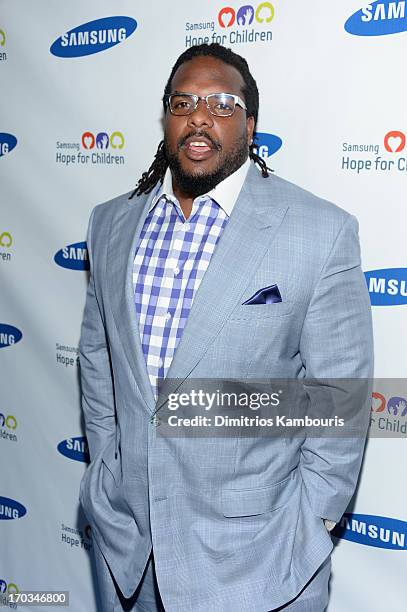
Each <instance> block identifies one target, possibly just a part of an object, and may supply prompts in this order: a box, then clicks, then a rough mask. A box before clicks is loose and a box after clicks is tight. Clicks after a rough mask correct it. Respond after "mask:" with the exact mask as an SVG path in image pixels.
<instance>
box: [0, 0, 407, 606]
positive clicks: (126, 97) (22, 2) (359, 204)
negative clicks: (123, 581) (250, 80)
mask: <svg viewBox="0 0 407 612" xmlns="http://www.w3.org/2000/svg"><path fill="white" fill-rule="evenodd" d="M406 4H407V2H404V1H402V2H397V1H392V2H390V1H386V0H380V1H376V2H371V3H367V2H363V0H341V2H326V0H311V1H310V2H304V1H303V0H271V1H270V2H261V1H260V0H256V1H255V2H250V3H247V4H243V2H242V1H241V2H238V1H237V2H235V1H234V0H228V1H227V2H222V1H215V0H211V1H207V2H201V1H200V0H188V1H187V0H179V1H177V2H175V3H171V4H169V3H168V2H164V0H153V1H152V2H134V1H131V0H115V1H113V0H110V1H108V0H86V1H84V0H71V1H70V2H61V1H60V0H35V1H33V0H0V109H1V111H0V201H1V214H0V273H1V285H0V286H1V302H0V376H1V396H0V465H1V476H0V603H1V602H2V601H4V599H5V595H6V594H7V593H13V592H18V591H25V590H54V591H59V590H62V591H69V593H70V606H71V609H72V610H74V611H75V612H96V611H97V610H98V609H99V606H98V601H97V595H95V577H94V571H93V567H92V562H91V555H90V551H91V549H92V546H93V544H92V533H91V529H90V527H89V525H88V524H87V521H86V518H85V517H84V515H83V514H82V512H81V509H80V507H79V503H78V489H79V482H80V479H81V477H82V474H83V472H84V470H85V469H86V465H87V461H88V451H87V444H86V439H85V437H84V426H83V419H82V416H81V410H80V398H79V385H78V341H79V334H80V325H81V318H82V311H83V306H84V300H85V291H86V284H87V270H88V269H89V263H88V255H87V250H86V230H87V224H88V219H89V214H90V211H91V210H92V208H93V206H95V205H96V204H98V203H100V202H103V201H106V200H108V199H110V198H112V197H114V196H116V195H118V194H120V193H124V192H126V191H128V190H130V189H131V188H132V187H134V186H135V184H136V182H137V180H138V178H139V177H140V175H141V173H142V172H143V171H145V170H146V169H147V168H148V167H149V165H150V163H151V161H152V159H153V156H154V153H155V151H156V148H157V145H158V143H159V141H160V140H161V138H162V122H161V120H162V116H161V112H162V105H161V96H162V93H163V88H164V85H165V83H166V81H167V78H168V76H169V73H170V71H171V67H172V65H173V64H174V62H175V60H176V58H177V57H178V55H179V54H180V53H181V52H182V51H183V50H185V48H187V47H189V46H191V45H193V44H198V43H201V42H219V43H222V44H224V45H225V46H228V47H231V48H232V49H233V50H234V51H236V52H237V53H239V54H241V55H243V56H244V57H245V58H246V59H247V61H248V63H249V66H250V68H251V71H252V73H253V75H254V77H255V78H256V81H257V83H258V86H259V90H260V117H259V123H258V138H257V142H258V146H259V153H260V155H262V156H263V157H264V158H265V159H266V160H267V162H268V165H269V166H270V167H272V168H273V169H274V171H275V173H276V174H278V175H280V176H283V177H284V178H286V179H289V180H291V181H293V182H295V183H298V184H300V185H301V186H303V187H305V188H306V189H309V190H310V191H313V192H314V193H316V194H317V195H319V196H321V197H324V198H326V199H328V200H331V201H333V202H335V203H336V204H338V205H340V206H342V207H343V208H345V209H346V210H348V211H349V212H351V213H353V214H354V215H356V216H357V218H358V219H359V223H360V237H361V245H362V256H363V266H364V270H365V273H366V282H367V283H368V287H369V291H370V295H371V301H372V308H373V317H374V327H375V345H376V369H375V376H376V382H375V389H374V394H373V398H372V419H371V427H370V438H369V441H368V444H367V451H366V455H365V460H364V464H363V470H362V474H361V478H360V486H359V488H358V492H357V495H356V496H355V498H354V500H353V501H352V504H351V506H350V507H349V508H348V509H347V512H346V514H345V515H344V517H343V519H342V521H341V525H340V526H339V527H338V528H337V529H336V531H335V532H334V534H335V538H334V540H335V544H336V546H335V550H334V554H333V574H332V580H331V602H330V606H329V611H330V612H353V611H355V612H360V611H362V610H363V611H364V610H369V612H382V610H384V609H386V610H392V611H393V612H402V611H403V610H405V609H406V601H405V600H406V598H407V589H406V573H407V552H406V549H407V504H406V485H405V482H406V480H405V465H406V436H407V385H406V381H405V378H404V377H405V375H406V371H407V354H406V350H405V345H406V331H407V253H406V226H407V209H406V185H407V143H406V139H407V114H406V103H405V99H406V94H407V85H406V79H405V78H404V72H405V71H404V59H405V57H406V53H407V6H406ZM8 607H10V608H13V609H18V607H19V606H15V605H14V604H9V606H8ZM35 609H37V608H35ZM38 609H42V608H38ZM50 609H55V610H56V609H59V608H58V607H54V608H53V607H52V606H51V608H50Z"/></svg>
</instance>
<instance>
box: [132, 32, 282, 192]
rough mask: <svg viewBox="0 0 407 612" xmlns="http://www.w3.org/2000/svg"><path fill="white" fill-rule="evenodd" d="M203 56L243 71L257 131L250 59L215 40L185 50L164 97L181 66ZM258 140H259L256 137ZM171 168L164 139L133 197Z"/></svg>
mask: <svg viewBox="0 0 407 612" xmlns="http://www.w3.org/2000/svg"><path fill="white" fill-rule="evenodd" d="M201 56H210V57H215V58H216V59H219V60H221V61H222V62H224V63H225V64H229V65H230V66H233V67H234V68H236V70H238V72H239V73H240V74H241V76H242V79H243V81H244V85H243V89H242V93H243V95H244V98H245V102H246V106H247V111H246V113H247V116H248V117H253V119H254V132H255V131H256V124H257V118H258V114H259V90H258V89H257V85H256V81H255V80H254V78H253V77H252V75H251V73H250V70H249V66H248V64H247V62H246V60H245V59H244V58H243V57H241V56H240V55H238V54H237V53H234V52H233V51H232V50H231V49H227V48H226V47H223V46H222V45H219V44H218V43H212V44H209V45H208V44H206V43H204V44H202V45H195V46H193V47H190V48H189V49H187V50H186V51H184V53H182V54H181V55H180V56H179V58H178V59H177V61H176V62H175V64H174V66H173V68H172V70H171V74H170V76H169V79H168V81H167V84H166V86H165V89H164V96H165V95H166V94H169V93H171V87H172V79H173V78H174V74H175V73H176V71H177V70H178V68H179V67H180V66H181V65H182V64H184V63H185V62H187V61H189V60H191V59H193V58H194V57H201ZM164 96H163V107H164V113H165V112H166V111H167V104H166V102H165V99H164ZM254 140H256V136H254ZM255 149H256V145H255V144H254V143H253V142H252V143H251V144H250V146H249V157H250V159H252V160H253V161H254V162H255V163H256V164H257V165H258V166H259V167H260V169H261V174H262V176H263V177H264V178H267V177H268V176H269V174H268V173H269V171H271V172H273V170H271V168H268V167H267V164H266V162H265V161H264V159H263V158H261V157H260V156H259V155H258V154H257V153H255ZM167 168H168V160H167V157H166V154H165V149H164V141H163V140H162V141H161V142H160V144H159V145H158V149H157V152H156V154H155V156H154V161H153V163H152V164H151V166H150V167H149V169H148V170H147V171H146V172H143V174H142V175H141V178H140V180H139V181H138V183H137V186H136V188H135V190H134V191H133V193H132V194H131V196H130V198H129V199H131V198H132V197H133V196H134V195H141V194H142V193H150V191H152V189H153V187H154V186H155V185H156V184H157V182H158V181H161V182H162V181H163V179H164V174H165V172H166V170H167Z"/></svg>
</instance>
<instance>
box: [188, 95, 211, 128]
mask: <svg viewBox="0 0 407 612" xmlns="http://www.w3.org/2000/svg"><path fill="white" fill-rule="evenodd" d="M188 125H189V126H190V127H195V128H196V127H202V126H207V127H212V126H213V119H212V115H211V113H210V111H209V109H208V108H207V106H206V102H205V100H198V104H197V107H196V109H195V110H194V112H193V113H191V114H190V115H188Z"/></svg>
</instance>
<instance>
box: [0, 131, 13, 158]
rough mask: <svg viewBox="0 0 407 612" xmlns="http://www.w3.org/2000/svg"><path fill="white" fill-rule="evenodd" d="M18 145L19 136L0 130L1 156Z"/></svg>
mask: <svg viewBox="0 0 407 612" xmlns="http://www.w3.org/2000/svg"><path fill="white" fill-rule="evenodd" d="M16 146H17V138H16V137H15V136H13V134H7V132H0V157H3V155H7V153H10V151H12V150H13V149H14V148H15V147H16Z"/></svg>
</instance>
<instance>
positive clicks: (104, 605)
mask: <svg viewBox="0 0 407 612" xmlns="http://www.w3.org/2000/svg"><path fill="white" fill-rule="evenodd" d="M93 549H94V559H95V564H96V572H97V578H98V583H99V598H100V611H99V610H98V612H165V608H164V605H163V603H162V600H161V597H160V592H159V588H158V584H157V578H156V574H155V569H154V555H153V554H151V555H150V558H149V560H148V562H147V565H146V568H145V570H144V574H143V577H142V579H141V582H140V584H139V586H138V588H137V590H136V592H135V593H134V595H133V596H132V597H131V598H130V599H125V598H124V597H123V596H122V594H121V592H120V590H119V589H118V587H117V586H116V585H115V582H114V580H113V578H112V575H111V573H110V570H109V568H108V566H107V564H106V561H105V560H104V557H103V555H102V554H101V553H100V551H99V549H98V547H97V545H96V544H94V545H93ZM330 574H331V557H330V556H329V557H328V558H327V559H326V560H325V561H324V563H323V564H322V565H321V566H320V568H319V569H318V571H317V572H316V573H315V574H314V576H313V577H312V578H311V580H310V581H309V582H308V583H307V584H306V585H305V587H304V588H303V589H302V591H301V592H300V593H299V594H298V595H297V597H295V599H293V600H291V601H290V602H288V603H286V604H285V605H284V606H281V607H280V608H276V609H274V610H270V611H269V612H279V611H280V610H281V612H324V610H325V609H326V607H327V605H328V597H329V595H328V583H329V577H330ZM185 612H193V611H192V610H185ZM258 612H267V611H266V610H259V611H258Z"/></svg>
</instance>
